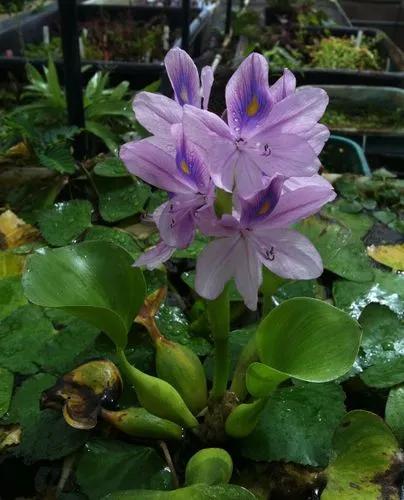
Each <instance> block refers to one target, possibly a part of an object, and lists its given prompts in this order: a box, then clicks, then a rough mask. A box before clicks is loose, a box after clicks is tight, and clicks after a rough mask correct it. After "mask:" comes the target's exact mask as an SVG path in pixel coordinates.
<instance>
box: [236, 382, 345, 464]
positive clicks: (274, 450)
mask: <svg viewBox="0 0 404 500" xmlns="http://www.w3.org/2000/svg"><path fill="white" fill-rule="evenodd" d="M344 398H345V394H344V391H343V390H342V389H341V387H340V386H339V385H337V384H335V383H328V384H309V383H300V384H299V385H294V386H290V387H283V388H280V389H277V390H276V391H275V392H274V393H273V394H272V395H271V396H270V397H269V399H268V402H267V404H266V406H265V408H264V410H263V411H262V412H261V414H260V416H259V419H258V422H257V425H256V427H255V429H254V430H253V432H252V433H251V434H249V435H248V436H247V437H246V438H244V439H242V440H241V441H239V446H240V451H241V454H242V455H243V456H244V457H245V458H249V459H251V460H255V461H257V462H272V461H279V460H282V461H285V462H295V463H299V464H303V465H311V466H313V467H325V466H326V465H328V460H329V456H330V452H331V443H332V437H333V434H334V430H335V429H336V428H337V427H338V425H339V422H340V420H341V418H342V417H343V415H344V414H345V407H344Z"/></svg>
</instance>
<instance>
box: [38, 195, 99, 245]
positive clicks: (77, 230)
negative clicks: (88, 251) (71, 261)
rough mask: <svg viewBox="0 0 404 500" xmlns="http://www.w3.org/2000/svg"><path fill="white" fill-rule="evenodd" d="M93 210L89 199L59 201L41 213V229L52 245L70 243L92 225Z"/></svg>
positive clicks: (39, 220)
mask: <svg viewBox="0 0 404 500" xmlns="http://www.w3.org/2000/svg"><path fill="white" fill-rule="evenodd" d="M91 212H92V206H91V203H90V202H89V201H87V200H72V201H67V202H62V203H57V204H56V205H54V206H53V207H52V208H50V209H48V210H44V211H43V212H42V213H41V214H40V216H39V218H38V223H39V229H40V230H41V233H42V236H43V237H44V238H45V240H46V241H47V242H48V243H49V244H50V245H53V246H55V247H60V246H64V245H68V244H69V243H71V242H72V241H74V240H75V239H76V238H78V237H79V236H80V235H81V234H82V233H83V232H84V231H85V230H86V229H87V228H88V227H90V226H91Z"/></svg>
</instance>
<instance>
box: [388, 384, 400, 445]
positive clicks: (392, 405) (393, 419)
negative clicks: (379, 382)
mask: <svg viewBox="0 0 404 500" xmlns="http://www.w3.org/2000/svg"><path fill="white" fill-rule="evenodd" d="M403 416H404V387H403V386H400V387H393V389H391V391H390V393H389V397H388V398H387V403H386V423H387V424H388V426H389V427H390V429H391V430H392V431H393V432H394V435H395V436H396V438H397V439H398V441H399V443H400V444H401V446H403V445H404V419H403Z"/></svg>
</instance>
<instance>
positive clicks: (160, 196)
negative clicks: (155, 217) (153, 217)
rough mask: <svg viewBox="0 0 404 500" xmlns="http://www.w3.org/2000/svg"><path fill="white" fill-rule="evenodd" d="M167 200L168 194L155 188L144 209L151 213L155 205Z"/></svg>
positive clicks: (157, 205)
mask: <svg viewBox="0 0 404 500" xmlns="http://www.w3.org/2000/svg"><path fill="white" fill-rule="evenodd" d="M166 201H168V194H167V193H166V192H165V191H161V190H160V189H156V190H155V191H152V193H151V196H150V198H149V201H148V202H147V205H146V210H147V212H148V213H150V214H151V213H153V212H154V211H155V210H156V208H157V207H159V206H160V205H162V204H163V203H165V202H166Z"/></svg>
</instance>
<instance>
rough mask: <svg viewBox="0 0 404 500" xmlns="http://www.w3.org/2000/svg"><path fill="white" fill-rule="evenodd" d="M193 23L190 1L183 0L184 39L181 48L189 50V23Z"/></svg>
mask: <svg viewBox="0 0 404 500" xmlns="http://www.w3.org/2000/svg"><path fill="white" fill-rule="evenodd" d="M190 21H191V9H190V0H182V39H181V48H182V49H184V50H186V51H188V50H189V23H190Z"/></svg>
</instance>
